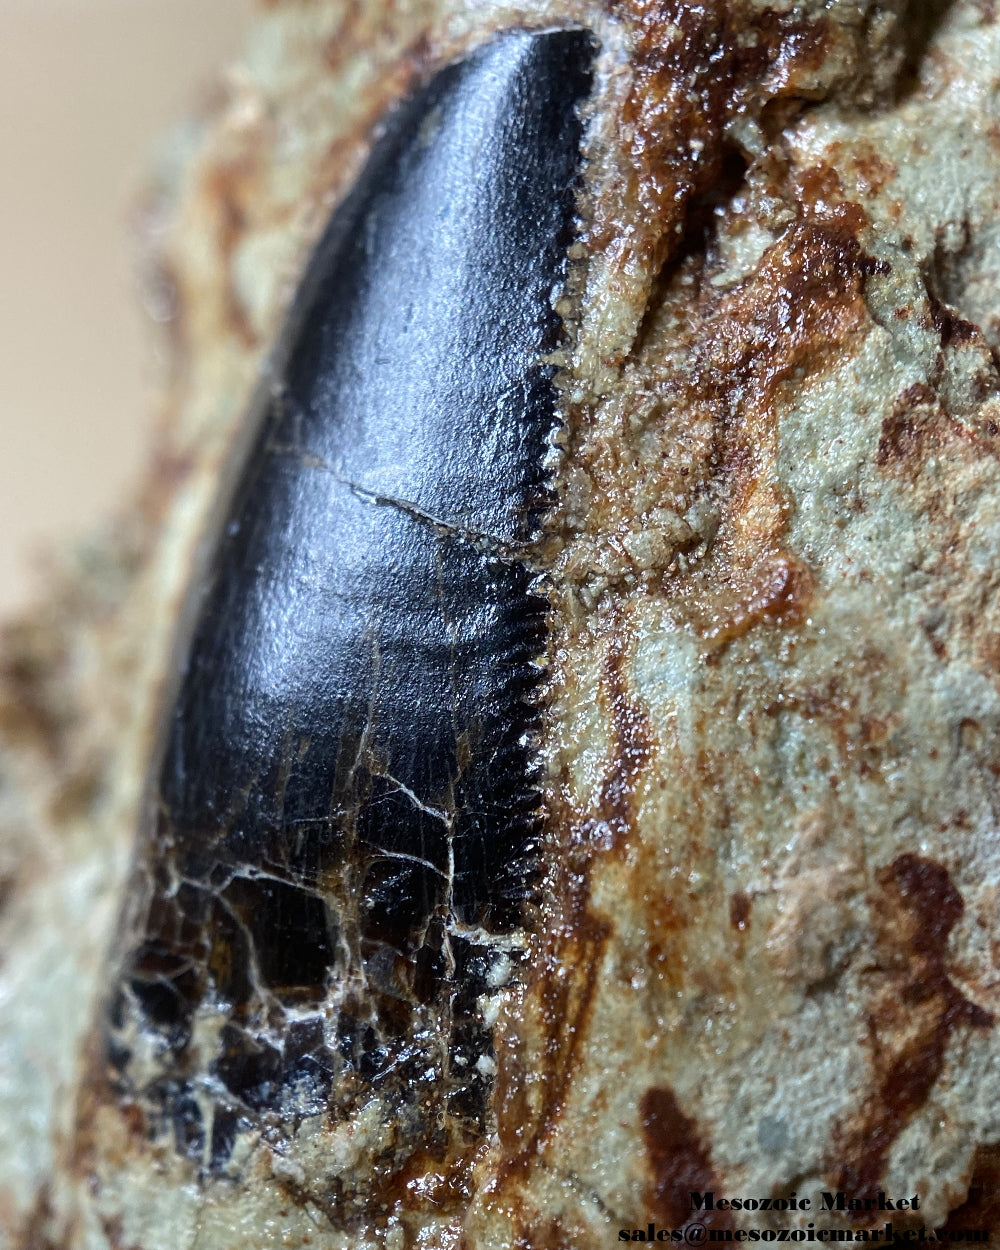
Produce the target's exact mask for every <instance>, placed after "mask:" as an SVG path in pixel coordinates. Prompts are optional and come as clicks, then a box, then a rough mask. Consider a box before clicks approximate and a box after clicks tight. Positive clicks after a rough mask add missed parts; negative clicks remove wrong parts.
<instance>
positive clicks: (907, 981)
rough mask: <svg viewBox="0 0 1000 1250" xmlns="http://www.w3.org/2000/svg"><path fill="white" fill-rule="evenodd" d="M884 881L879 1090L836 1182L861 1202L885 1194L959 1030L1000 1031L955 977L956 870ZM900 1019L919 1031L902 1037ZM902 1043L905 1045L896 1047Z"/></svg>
mask: <svg viewBox="0 0 1000 1250" xmlns="http://www.w3.org/2000/svg"><path fill="white" fill-rule="evenodd" d="M876 881H877V884H878V894H877V895H876V896H875V898H874V899H873V900H872V908H873V914H874V917H875V923H876V927H877V946H878V949H879V953H880V962H881V965H882V966H883V967H884V968H885V969H887V972H888V977H889V981H888V984H887V985H886V986H885V987H884V988H883V989H882V990H881V992H877V993H876V995H875V997H874V1001H873V1003H872V1006H871V1008H870V1010H869V1027H870V1031H871V1035H872V1038H873V1046H872V1051H873V1054H872V1063H873V1067H874V1070H875V1078H876V1087H875V1091H874V1096H873V1097H872V1099H871V1100H870V1102H869V1104H868V1105H867V1106H866V1108H865V1110H864V1112H863V1114H862V1116H861V1117H860V1119H859V1121H857V1122H855V1124H854V1125H852V1126H845V1131H842V1133H841V1135H840V1142H841V1149H840V1150H839V1155H840V1157H841V1158H846V1159H847V1160H848V1162H847V1163H845V1164H844V1165H843V1166H842V1167H841V1168H840V1171H839V1173H838V1175H837V1179H836V1182H835V1183H836V1187H837V1188H838V1189H843V1190H845V1191H847V1192H850V1193H853V1194H855V1195H857V1196H859V1197H870V1196H873V1195H875V1194H876V1192H877V1191H878V1188H879V1184H880V1181H881V1178H882V1174H883V1172H884V1170H885V1164H886V1159H887V1157H888V1154H889V1150H890V1149H891V1147H892V1144H893V1142H894V1141H895V1140H896V1138H897V1137H898V1136H899V1134H900V1133H901V1132H902V1130H903V1129H904V1128H905V1127H906V1125H907V1124H908V1123H909V1122H910V1120H911V1119H912V1117H913V1116H914V1114H915V1113H916V1112H917V1111H918V1110H919V1109H920V1108H921V1107H922V1106H923V1105H924V1103H925V1102H926V1101H927V1098H928V1096H929V1095H930V1093H931V1090H932V1089H933V1087H934V1084H935V1082H936V1081H937V1079H938V1076H939V1075H940V1073H941V1069H942V1066H943V1064H944V1054H945V1049H946V1047H947V1045H948V1042H949V1039H950V1038H951V1034H952V1032H953V1030H954V1029H956V1028H958V1027H960V1026H964V1027H967V1028H977V1029H982V1028H988V1027H990V1026H992V1025H993V1024H994V1022H995V1021H994V1016H993V1014H992V1012H989V1011H986V1010H985V1009H984V1008H982V1007H980V1006H978V1005H977V1004H976V1003H973V1002H970V1000H969V999H967V998H966V997H965V996H964V995H963V994H962V992H961V991H960V990H959V989H958V987H957V986H956V985H955V984H954V983H953V982H952V981H951V979H950V978H949V976H948V973H947V968H946V958H947V947H948V938H949V935H950V934H951V931H952V929H953V928H954V927H955V925H956V924H957V923H958V921H959V919H960V918H961V916H962V913H963V911H964V909H965V904H964V902H963V899H962V896H961V894H960V893H959V892H958V890H957V889H956V888H955V886H954V884H953V883H952V880H951V878H950V877H949V875H948V871H947V869H946V868H945V867H944V866H943V865H942V864H939V863H937V862H936V861H934V860H931V859H925V858H923V857H922V856H919V855H914V854H912V853H906V854H903V855H900V856H898V857H897V858H896V859H894V860H893V861H892V863H891V864H888V865H886V866H885V867H884V868H881V869H880V870H879V872H878V873H877V874H876ZM901 1013H905V1015H906V1016H907V1018H908V1021H909V1022H910V1023H912V1024H915V1025H917V1027H916V1028H915V1029H911V1030H905V1031H903V1032H902V1033H901V1032H900V1029H899V1017H900V1014H901ZM898 1037H902V1041H901V1043H900V1042H897V1043H896V1045H895V1046H894V1045H893V1039H894V1038H898ZM859 1218H863V1219H864V1220H865V1221H866V1222H869V1223H870V1222H872V1219H873V1218H874V1217H873V1213H871V1212H868V1213H867V1214H864V1213H862V1214H861V1216H859Z"/></svg>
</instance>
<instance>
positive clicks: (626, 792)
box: [601, 626, 655, 845]
mask: <svg viewBox="0 0 1000 1250" xmlns="http://www.w3.org/2000/svg"><path fill="white" fill-rule="evenodd" d="M629 654H630V647H629V643H628V641H627V637H626V633H625V631H624V629H622V628H621V627H619V626H615V627H614V628H613V631H612V633H611V634H610V642H609V645H608V651H607V664H606V667H605V688H606V705H607V708H608V711H609V712H610V714H611V723H612V725H613V726H614V738H613V742H614V750H613V751H612V753H611V761H610V764H609V769H608V774H607V776H606V777H605V780H604V783H603V785H602V787H601V816H602V817H603V819H604V820H605V822H606V823H607V825H608V827H609V828H610V829H611V831H612V834H613V836H614V840H615V844H616V845H621V843H622V841H623V840H624V839H625V838H626V837H627V836H628V833H629V831H630V830H631V829H632V828H633V825H634V822H635V793H636V789H637V787H638V785H639V782H640V779H641V777H642V774H643V771H644V770H645V769H646V767H647V765H648V764H649V761H650V758H651V756H652V754H653V750H654V747H655V738H654V735H653V730H652V726H651V725H650V723H649V717H648V716H647V715H646V713H645V712H644V711H643V709H642V708H641V707H640V706H639V705H638V703H637V702H636V701H635V699H633V698H632V697H631V695H630V694H629V689H630V682H629V680H628V674H627V673H626V671H625V666H626V664H627V662H628V657H629Z"/></svg>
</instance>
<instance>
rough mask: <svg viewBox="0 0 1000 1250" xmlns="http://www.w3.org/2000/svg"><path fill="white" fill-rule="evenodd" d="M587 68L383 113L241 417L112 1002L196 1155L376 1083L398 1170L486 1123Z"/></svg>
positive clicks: (559, 52) (526, 761)
mask: <svg viewBox="0 0 1000 1250" xmlns="http://www.w3.org/2000/svg"><path fill="white" fill-rule="evenodd" d="M592 57H593V43H592V37H591V36H590V35H589V34H588V33H587V32H585V31H582V30H563V31H550V32H546V33H526V32H509V33H507V34H505V35H503V36H502V37H500V38H497V39H495V40H493V41H492V42H490V43H488V44H487V45H486V46H484V47H482V48H480V49H479V50H477V51H475V52H473V53H472V54H471V55H469V56H468V57H467V58H465V59H464V60H462V61H461V62H459V63H457V64H453V65H451V66H450V67H448V68H446V69H444V70H441V71H440V72H439V73H437V74H436V75H435V76H434V77H433V79H432V80H431V81H430V82H429V83H428V84H427V85H426V86H425V87H423V89H422V90H420V91H419V92H417V93H416V94H415V95H413V96H412V98H410V99H409V100H408V101H407V102H405V103H404V104H402V105H400V106H399V107H398V108H397V109H396V110H395V111H394V112H393V113H392V115H391V116H390V117H389V118H388V120H387V121H386V123H385V129H384V133H383V134H382V136H381V138H380V139H379V141H378V143H377V145H376V147H375V149H374V151H373V152H372V154H371V157H370V159H369V160H368V163H367V165H366V167H365V169H364V171H363V172H362V174H361V176H360V177H359V179H358V180H357V183H356V185H355V187H354V188H353V190H352V191H351V193H350V194H349V195H348V197H347V199H346V200H345V202H344V203H343V204H342V205H341V206H340V207H339V208H338V210H337V212H336V213H335V215H334V218H333V220H332V222H331V223H330V226H329V228H328V229H327V231H326V233H325V234H324V236H323V238H322V240H321V242H320V243H319V246H318V247H317V249H316V252H315V254H314V256H313V257H312V260H311V261H310V263H309V265H308V267H307V269H306V273H305V277H304V279H303V283H302V287H301V289H300V291H299V294H298V296H297V298H296V301H295V305H294V308H293V310H292V313H291V315H290V318H289V323H288V326H287V328H286V331H285V334H284V336H283V343H282V346H281V347H280V348H279V349H278V351H277V353H276V356H275V358H274V359H273V360H272V362H271V364H270V366H269V368H268V376H267V379H266V384H265V385H264V386H263V388H262V391H261V395H260V398H259V401H258V403H257V404H256V406H255V411H254V412H253V413H252V414H251V417H250V427H249V428H250V430H251V431H252V433H251V436H250V437H249V439H248V446H247V447H246V448H244V450H243V451H242V452H241V453H240V456H239V460H238V465H237V468H236V470H235V473H236V482H235V486H234V488H233V489H232V490H231V492H230V493H229V497H228V498H227V499H226V500H225V503H224V505H223V507H222V509H221V512H220V516H219V519H218V521H217V523H216V531H217V532H216V534H215V537H214V538H213V539H212V541H211V544H210V554H209V556H208V558H207V560H206V563H205V567H204V569H203V570H202V571H201V573H200V576H199V579H198V582H197V584H196V586H195V590H194V594H193V600H192V606H191V615H192V617H193V620H194V624H193V628H192V630H191V632H190V636H189V637H188V638H186V639H185V640H184V641H183V643H182V646H181V649H180V655H179V668H180V674H181V675H180V680H179V688H178V690H177V692H176V695H175V696H174V698H173V700H172V705H171V706H170V707H169V711H168V714H167V726H166V733H165V736H164V745H163V750H162V758H161V760H160V761H159V762H158V764H157V766H156V770H157V774H158V775H157V780H156V784H155V786H154V789H153V793H152V796H151V799H150V803H149V816H148V820H149V825H150V827H149V829H148V830H147V833H146V835H145V837H144V839H143V844H142V849H141V852H140V862H139V865H138V869H137V873H136V878H135V884H134V890H135V898H134V899H133V900H131V902H130V904H129V918H128V920H127V922H126V929H127V931H130V932H134V933H135V935H136V936H135V939H134V946H133V949H132V950H131V952H130V953H129V954H128V955H127V956H126V958H125V961H124V966H123V971H122V974H121V975H122V981H121V988H120V990H119V992H118V993H117V994H116V995H115V997H114V1000H113V1003H112V1005H111V1022H112V1023H111V1033H110V1055H111V1059H112V1062H113V1064H114V1066H115V1067H116V1069H117V1070H118V1072H119V1073H120V1076H119V1078H118V1080H119V1087H120V1090H121V1092H122V1094H123V1096H130V1097H135V1098H137V1099H139V1100H140V1101H141V1102H142V1103H143V1104H144V1106H145V1111H146V1114H147V1115H148V1116H149V1117H150V1118H151V1120H152V1122H153V1123H152V1127H151V1131H152V1133H153V1135H154V1137H158V1136H160V1135H162V1133H164V1132H165V1133H166V1134H167V1135H168V1137H171V1138H173V1139H174V1140H175V1143H176V1145H177V1147H178V1148H179V1149H181V1150H183V1151H185V1152H186V1153H188V1154H190V1155H191V1156H192V1157H193V1158H195V1159H196V1160H198V1161H199V1162H200V1163H202V1164H203V1165H205V1166H206V1167H210V1168H220V1167H223V1166H224V1165H225V1164H226V1163H227V1161H228V1159H229V1156H230V1153H231V1151H232V1148H233V1141H234V1136H235V1135H236V1133H237V1130H238V1125H240V1124H241V1123H242V1125H243V1128H244V1130H247V1129H250V1128H252V1127H253V1126H255V1125H256V1124H257V1123H258V1122H259V1120H260V1117H261V1116H262V1115H265V1114H266V1113H276V1114H277V1117H278V1118H277V1120H276V1121H275V1123H276V1124H277V1125H280V1124H281V1123H282V1121H283V1120H285V1119H287V1120H288V1121H289V1122H291V1121H293V1120H295V1119H296V1118H301V1117H302V1116H303V1115H308V1114H316V1113H317V1112H318V1111H321V1110H326V1109H327V1108H329V1109H330V1110H331V1111H333V1110H336V1111H337V1114H338V1115H339V1116H340V1117H342V1118H343V1117H347V1116H349V1115H350V1114H351V1113H352V1112H353V1111H355V1110H356V1109H357V1107H358V1106H360V1105H361V1104H362V1103H363V1102H364V1101H366V1100H368V1099H369V1098H370V1096H371V1090H373V1089H374V1090H377V1091H378V1092H379V1095H380V1097H381V1098H382V1099H384V1100H387V1101H389V1102H391V1101H392V1100H398V1103H397V1105H396V1107H395V1117H396V1125H395V1131H394V1132H393V1133H392V1134H390V1140H389V1141H388V1142H386V1143H383V1153H385V1151H387V1150H388V1151H389V1152H391V1153H393V1154H394V1155H395V1156H397V1162H398V1163H401V1161H402V1160H403V1159H405V1158H406V1157H407V1156H408V1155H410V1154H412V1153H413V1152H414V1151H415V1150H417V1149H420V1150H426V1149H428V1148H430V1147H432V1146H434V1145H435V1144H437V1146H438V1147H439V1148H442V1149H443V1148H444V1147H446V1146H448V1145H453V1144H454V1143H453V1142H452V1140H451V1139H452V1138H455V1139H457V1140H458V1141H459V1142H462V1143H464V1142H465V1141H466V1140H468V1141H469V1142H471V1143H476V1142H478V1141H480V1140H481V1139H482V1137H483V1134H484V1132H485V1130H486V1125H485V1114H486V1103H487V1098H488V1094H489V1090H490V1088H491V1085H492V1082H491V1080H490V1079H489V1075H488V1074H489V1073H490V1072H491V1071H492V1069H493V1060H492V1039H491V1033H490V1030H489V1029H488V1028H487V1027H485V1026H484V1023H483V1020H482V1017H481V1014H480V1013H479V1011H478V1010H477V1008H476V1001H477V999H478V998H479V997H480V996H481V995H483V994H485V993H487V992H488V990H489V988H490V986H491V985H492V987H493V989H494V990H495V989H496V988H497V984H498V981H497V979H496V977H497V972H496V969H497V967H498V966H499V965H501V964H502V965H503V966H504V967H505V968H506V967H507V966H508V965H509V962H510V958H511V955H512V954H513V955H515V956H516V947H517V941H516V937H515V932H516V931H518V930H519V929H520V927H521V926H522V924H523V922H524V919H525V917H524V916H523V914H522V913H523V903H524V901H525V899H527V898H528V897H529V896H530V894H531V892H532V887H533V882H534V875H535V864H536V853H537V836H538V822H539V804H540V796H539V794H538V792H537V790H536V788H535V785H534V776H533V774H534V771H535V770H536V768H537V764H536V762H535V760H534V759H533V754H532V735H533V733H534V730H535V721H536V711H535V709H534V706H533V704H532V701H531V700H532V694H533V689H534V687H535V685H536V684H537V679H538V674H539V669H538V667H537V660H538V658H539V657H540V655H541V653H542V651H543V648H544V642H543V635H542V631H543V614H544V602H543V600H541V599H540V598H538V597H537V595H536V594H534V593H533V591H532V585H531V583H532V578H533V576H535V570H534V569H533V559H532V540H533V538H534V536H535V530H536V523H537V515H538V512H539V509H540V507H541V505H542V504H543V503H544V502H545V490H546V483H545V479H544V475H543V467H542V466H543V461H544V459H545V457H546V454H547V452H548V450H549V447H550V439H551V435H552V433H553V428H554V423H555V399H554V391H553V387H552V374H553V372H554V370H553V367H552V366H551V365H550V364H547V363H546V362H545V359H544V357H545V356H546V354H547V353H550V352H551V351H552V350H553V348H554V347H555V346H556V344H557V341H558V337H559V327H558V321H557V318H556V317H555V313H554V311H553V308H552V291H553V289H554V288H556V287H557V286H558V285H559V284H560V283H561V282H562V281H563V280H564V273H565V267H566V250H567V247H568V244H569V242H570V240H571V237H572V233H571V226H572V221H573V214H574V198H573V192H574V184H575V180H576V176H577V169H578V165H579V148H580V135H581V123H580V120H579V115H578V104H579V102H580V100H581V97H582V96H583V95H584V94H585V93H586V90H587V85H588V82H589V74H590V70H589V66H590V61H591V59H592ZM157 1125H158V1126H159V1127H157ZM354 1188H359V1189H362V1190H363V1189H364V1188H365V1186H364V1182H363V1181H362V1182H355V1185H354ZM349 1206H350V1204H348V1207H349ZM347 1214H348V1215H349V1214H350V1211H349V1210H348V1213H347ZM345 1218H346V1216H345Z"/></svg>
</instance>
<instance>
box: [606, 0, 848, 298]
mask: <svg viewBox="0 0 1000 1250" xmlns="http://www.w3.org/2000/svg"><path fill="white" fill-rule="evenodd" d="M609 8H610V10H611V12H612V13H613V14H614V15H615V16H616V17H619V18H622V19H623V20H624V21H626V22H627V23H629V24H630V25H631V26H632V30H633V40H634V43H633V48H634V50H633V54H632V64H633V75H632V82H631V86H630V90H629V93H628V96H627V98H626V100H625V102H624V105H623V107H622V117H621V128H622V132H623V133H624V134H625V135H626V136H627V139H626V150H625V155H626V167H625V171H624V177H623V178H622V179H621V181H620V184H619V185H617V187H616V188H615V190H614V192H613V193H611V194H608V195H606V196H605V197H602V199H601V200H600V202H599V203H598V204H597V205H596V206H595V209H596V211H595V214H594V220H593V222H592V225H591V230H590V242H591V244H592V246H593V248H594V250H595V251H597V252H601V253H604V254H609V255H611V256H612V257H613V263H614V265H615V266H616V268H617V269H619V270H620V271H622V272H623V273H633V272H635V271H636V270H637V269H639V270H644V271H646V272H648V273H649V274H650V276H652V274H654V273H655V272H656V271H657V270H659V269H660V268H661V267H662V266H663V264H664V263H665V262H666V261H667V260H668V259H669V258H670V256H671V254H672V252H673V251H675V250H676V248H677V246H678V245H679V244H680V243H681V241H682V240H683V238H684V233H685V232H684V222H685V219H686V218H687V216H688V214H689V212H690V210H691V207H692V201H694V200H695V199H696V197H698V196H700V195H703V194H704V193H706V192H709V191H710V190H711V189H712V188H713V187H715V186H717V185H718V183H719V181H720V179H721V177H722V174H723V168H724V165H725V162H726V159H727V157H728V156H729V155H730V149H729V147H728V145H727V143H726V139H725V128H726V125H727V123H728V122H729V121H730V120H731V119H732V118H733V117H734V116H736V115H737V114H738V113H741V112H746V113H748V114H750V115H751V116H752V115H755V114H757V113H759V112H760V111H761V110H762V108H763V106H764V104H765V103H770V104H772V105H773V103H774V102H775V101H776V100H783V101H785V103H786V104H787V105H788V107H787V108H786V109H785V115H786V116H785V120H786V121H787V120H788V118H789V117H790V116H791V115H792V114H793V113H794V112H795V111H796V109H797V107H798V104H797V103H796V102H795V101H794V100H793V97H795V96H796V95H797V94H798V93H799V91H800V90H802V87H801V83H802V80H803V78H804V77H805V76H808V74H809V73H810V72H811V71H812V70H814V69H815V68H816V67H817V66H818V65H820V64H821V63H822V61H823V59H824V55H825V52H826V49H827V46H828V44H829V39H830V23H829V19H827V18H826V17H825V16H824V17H822V18H820V19H819V20H815V19H814V20H812V21H803V19H802V18H801V17H800V16H798V15H796V14H789V13H778V12H775V11H774V10H772V9H764V10H762V11H761V12H759V13H757V14H755V15H754V17H753V19H751V20H750V21H748V15H747V14H746V13H745V12H742V11H740V10H739V9H738V6H734V5H732V4H731V3H729V2H728V0H710V2H709V3H706V4H697V5H694V4H689V3H687V2H686V0H611V3H610V4H609ZM808 94H810V95H815V94H816V93H815V91H812V90H810V91H809V92H808Z"/></svg>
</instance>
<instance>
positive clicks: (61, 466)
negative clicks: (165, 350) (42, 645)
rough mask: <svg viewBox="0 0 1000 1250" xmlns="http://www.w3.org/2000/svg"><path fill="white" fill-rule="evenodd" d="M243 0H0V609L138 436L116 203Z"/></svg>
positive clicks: (130, 298) (5, 610)
mask: <svg viewBox="0 0 1000 1250" xmlns="http://www.w3.org/2000/svg"><path fill="white" fill-rule="evenodd" d="M251 5H252V0H0V368H2V383H0V616H4V615H9V614H10V613H11V612H12V611H15V610H17V609H18V608H19V607H22V606H24V605H25V604H27V603H28V602H30V599H31V597H32V595H33V594H34V593H36V591H37V588H38V576H37V573H38V568H39V567H40V566H41V565H42V564H43V563H44V552H45V550H46V549H47V548H48V549H51V547H52V546H53V545H54V544H59V543H65V542H70V541H74V540H78V539H79V538H80V537H81V536H83V535H85V534H86V532H87V530H88V528H92V527H93V526H94V525H96V524H97V523H98V522H99V521H100V520H101V519H102V518H104V517H106V516H108V515H110V514H111V513H112V512H113V510H114V508H115V506H116V505H117V504H119V503H120V501H121V500H122V499H123V498H124V497H125V495H126V493H127V491H128V488H129V482H130V479H132V478H134V476H135V474H136V472H137V470H138V467H139V465H140V464H141V461H142V457H143V455H144V451H145V447H146V442H147V438H148V434H149V430H150V413H151V407H152V406H151V403H150V394H149V385H150V383H149V379H150V377H151V375H152V368H151V353H150V352H149V342H148V337H147V327H146V325H145V323H144V320H143V313H142V312H141V309H140V306H139V300H138V296H137V294H136V283H135V281H134V278H133V258H132V252H133V245H132V239H131V237H130V229H131V227H130V224H129V219H130V214H131V212H132V211H133V209H134V207H135V205H136V203H137V201H138V195H139V191H140V189H141V187H142V179H143V169H144V167H148V164H149V154H150V152H151V150H152V148H153V146H154V144H155V143H156V141H157V139H158V137H159V136H160V135H161V134H162V133H163V132H164V130H165V129H166V128H167V127H169V126H170V125H171V124H172V123H173V122H175V121H176V120H177V119H178V118H179V117H181V116H182V115H183V113H184V111H185V109H189V108H191V107H192V106H194V105H196V104H197V102H198V100H199V98H201V95H202V93H203V92H204V91H205V90H206V89H207V86H208V84H210V83H211V80H212V76H213V74H214V73H215V72H217V71H218V70H219V69H220V67H221V66H223V65H225V64H226V62H227V61H230V60H232V59H233V58H234V57H235V56H236V55H238V53H239V50H240V48H241V46H242V42H243V36H244V32H245V30H246V25H247V22H248V20H249V15H250V11H251Z"/></svg>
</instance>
